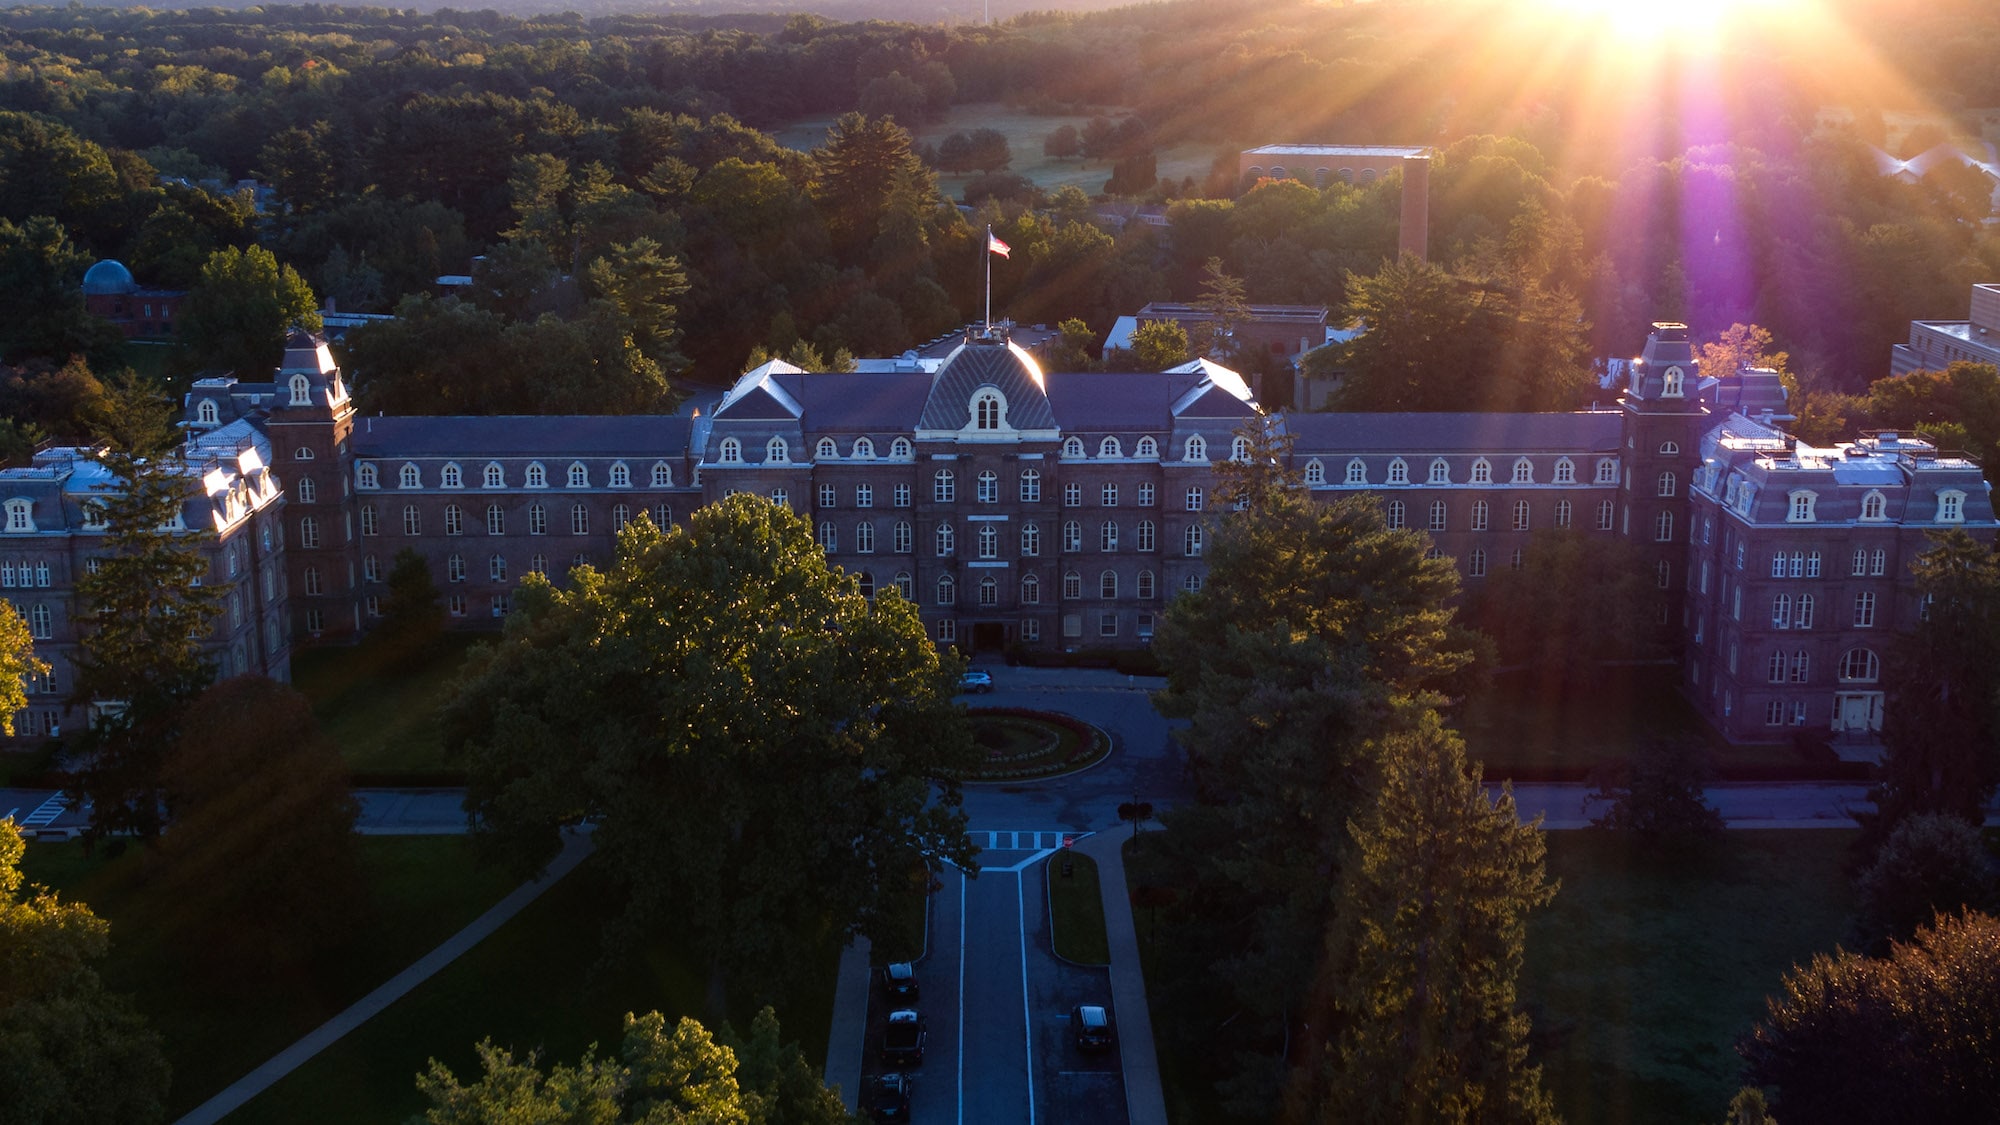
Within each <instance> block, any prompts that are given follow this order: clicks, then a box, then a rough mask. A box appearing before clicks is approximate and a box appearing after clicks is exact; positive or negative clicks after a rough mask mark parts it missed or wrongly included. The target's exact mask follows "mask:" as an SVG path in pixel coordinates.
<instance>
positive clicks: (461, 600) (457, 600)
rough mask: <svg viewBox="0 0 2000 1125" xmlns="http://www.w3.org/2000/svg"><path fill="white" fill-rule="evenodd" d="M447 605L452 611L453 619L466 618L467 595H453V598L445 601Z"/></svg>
mask: <svg viewBox="0 0 2000 1125" xmlns="http://www.w3.org/2000/svg"><path fill="white" fill-rule="evenodd" d="M445 605H446V606H447V607H449V609H450V611H451V615H452V616H453V617H464V616H465V595H464V594H453V595H452V596H451V597H449V598H446V599H445Z"/></svg>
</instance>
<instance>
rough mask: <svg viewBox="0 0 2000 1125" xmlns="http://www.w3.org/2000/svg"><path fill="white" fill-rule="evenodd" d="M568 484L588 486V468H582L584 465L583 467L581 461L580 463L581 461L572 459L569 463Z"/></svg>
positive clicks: (577, 486)
mask: <svg viewBox="0 0 2000 1125" xmlns="http://www.w3.org/2000/svg"><path fill="white" fill-rule="evenodd" d="M569 486H570V487H571V488H589V487H590V470H589V469H586V468H584V467H583V463H582V462H581V461H572V462H570V465H569Z"/></svg>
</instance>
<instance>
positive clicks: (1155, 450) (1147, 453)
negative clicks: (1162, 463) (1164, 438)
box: [1135, 437, 1160, 459]
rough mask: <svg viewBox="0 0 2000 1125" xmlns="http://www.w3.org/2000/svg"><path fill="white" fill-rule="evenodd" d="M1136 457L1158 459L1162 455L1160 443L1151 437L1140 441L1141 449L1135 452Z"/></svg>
mask: <svg viewBox="0 0 2000 1125" xmlns="http://www.w3.org/2000/svg"><path fill="white" fill-rule="evenodd" d="M1135 455H1136V456H1138V457H1143V458H1147V459H1153V458H1157V457H1159V455H1160V443H1158V442H1156V441H1154V440H1153V439H1152V438H1150V437H1142V438H1140V439H1139V448H1138V449H1137V450H1136V451H1135Z"/></svg>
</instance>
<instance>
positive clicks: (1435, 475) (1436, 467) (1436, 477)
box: [1430, 457, 1451, 484]
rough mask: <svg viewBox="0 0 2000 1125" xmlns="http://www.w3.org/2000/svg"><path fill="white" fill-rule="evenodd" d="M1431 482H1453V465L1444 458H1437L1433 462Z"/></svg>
mask: <svg viewBox="0 0 2000 1125" xmlns="http://www.w3.org/2000/svg"><path fill="white" fill-rule="evenodd" d="M1430 483H1432V484H1450V483H1451V466H1450V465H1448V464H1446V463H1445V459H1444V458H1442V457H1440V458H1438V459H1437V460H1435V461H1432V462H1431V475H1430Z"/></svg>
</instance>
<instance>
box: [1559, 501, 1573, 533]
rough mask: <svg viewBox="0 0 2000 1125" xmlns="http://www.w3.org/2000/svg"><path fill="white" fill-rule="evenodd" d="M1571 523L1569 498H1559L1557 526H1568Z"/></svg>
mask: <svg viewBox="0 0 2000 1125" xmlns="http://www.w3.org/2000/svg"><path fill="white" fill-rule="evenodd" d="M1569 525H1570V503H1569V501H1567V500H1558V501H1556V526H1557V527H1568V526H1569Z"/></svg>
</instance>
